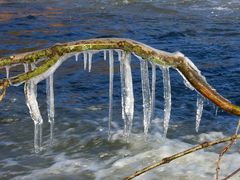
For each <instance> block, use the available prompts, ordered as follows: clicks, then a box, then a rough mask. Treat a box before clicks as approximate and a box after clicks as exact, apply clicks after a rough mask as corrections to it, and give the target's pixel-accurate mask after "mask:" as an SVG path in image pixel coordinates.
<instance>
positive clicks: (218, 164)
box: [216, 139, 236, 180]
mask: <svg viewBox="0 0 240 180" xmlns="http://www.w3.org/2000/svg"><path fill="white" fill-rule="evenodd" d="M235 141H236V139H232V140H231V142H230V143H229V144H227V145H226V146H225V147H224V148H223V150H222V151H221V152H220V154H219V157H218V161H217V167H216V180H218V178H219V170H220V163H221V159H222V157H223V155H224V154H225V153H226V152H227V151H228V150H229V149H230V148H231V147H232V145H233V143H234V142H235Z"/></svg>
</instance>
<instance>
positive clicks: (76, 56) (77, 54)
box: [75, 53, 80, 62]
mask: <svg viewBox="0 0 240 180" xmlns="http://www.w3.org/2000/svg"><path fill="white" fill-rule="evenodd" d="M79 54H80V53H76V54H75V61H76V62H78V56H79Z"/></svg>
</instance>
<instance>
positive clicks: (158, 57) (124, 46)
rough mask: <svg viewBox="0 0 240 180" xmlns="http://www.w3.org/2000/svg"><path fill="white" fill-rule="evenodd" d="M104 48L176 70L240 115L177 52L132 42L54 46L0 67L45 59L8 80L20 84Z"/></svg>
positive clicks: (117, 40) (0, 61)
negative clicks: (66, 58) (61, 61)
mask: <svg viewBox="0 0 240 180" xmlns="http://www.w3.org/2000/svg"><path fill="white" fill-rule="evenodd" d="M104 49H120V50H123V51H127V52H132V53H134V54H135V55H137V56H140V57H142V58H143V59H145V60H148V61H151V62H153V63H156V64H158V65H162V66H169V67H172V68H175V69H177V70H179V71H180V72H181V73H182V75H183V76H184V77H185V78H186V79H187V80H188V81H189V82H190V84H191V85H192V86H193V87H194V88H195V89H196V90H197V91H198V92H199V93H201V94H202V95H203V96H204V97H206V98H207V99H209V100H210V101H212V102H213V103H214V104H216V105H217V106H218V107H220V108H221V109H223V110H225V111H226V112H229V113H231V114H234V115H237V116H240V107H239V106H236V105H234V104H232V103H231V102H229V101H228V100H227V99H225V98H224V97H222V96H221V95H220V94H218V93H217V92H216V90H215V89H213V88H212V87H211V86H210V85H209V84H208V83H207V82H206V80H205V78H204V77H203V76H202V75H201V73H200V71H199V70H198V69H197V67H196V66H195V65H194V64H193V63H192V62H191V61H190V60H189V59H188V58H187V57H185V56H184V55H183V54H181V53H179V52H176V53H168V52H165V51H161V50H157V49H154V48H152V47H150V46H147V45H145V44H143V43H140V42H137V41H133V40H131V39H121V38H103V39H89V40H81V41H75V42H69V43H63V44H56V45H54V46H53V47H50V48H47V49H43V50H39V51H33V52H28V53H23V54H17V55H14V56H10V57H3V58H0V67H4V66H11V65H14V64H23V63H31V62H36V61H37V60H39V59H41V58H46V60H44V62H43V64H42V65H41V66H39V67H37V68H36V69H35V70H33V71H29V72H28V73H23V74H20V75H18V76H15V77H11V78H9V82H10V83H11V84H19V83H23V82H25V81H26V80H28V79H31V78H33V77H36V76H39V75H41V74H42V73H44V72H45V71H47V70H48V69H49V68H51V66H53V65H54V64H55V63H57V62H58V60H59V58H60V57H61V56H63V55H65V54H68V53H73V52H82V51H87V50H104ZM4 81H6V79H3V80H0V87H1V86H2V84H3V82H4Z"/></svg>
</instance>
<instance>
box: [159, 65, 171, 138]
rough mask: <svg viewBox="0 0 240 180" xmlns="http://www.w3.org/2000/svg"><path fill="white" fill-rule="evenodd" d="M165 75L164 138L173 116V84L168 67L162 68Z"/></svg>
mask: <svg viewBox="0 0 240 180" xmlns="http://www.w3.org/2000/svg"><path fill="white" fill-rule="evenodd" d="M161 70H162V74H163V88H164V90H163V91H164V117H163V128H164V137H166V135H167V130H168V124H169V120H170V114H171V104H172V100H171V82H170V75H169V68H168V67H161Z"/></svg>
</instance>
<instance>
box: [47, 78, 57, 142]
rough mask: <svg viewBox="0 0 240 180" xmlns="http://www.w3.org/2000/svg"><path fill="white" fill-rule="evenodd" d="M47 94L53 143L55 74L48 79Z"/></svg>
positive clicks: (51, 140)
mask: <svg viewBox="0 0 240 180" xmlns="http://www.w3.org/2000/svg"><path fill="white" fill-rule="evenodd" d="M46 94H47V111H48V122H49V123H50V144H51V145H52V144H53V129H54V117H55V110H54V86H53V74H51V75H50V76H49V77H48V78H47V79H46Z"/></svg>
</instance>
